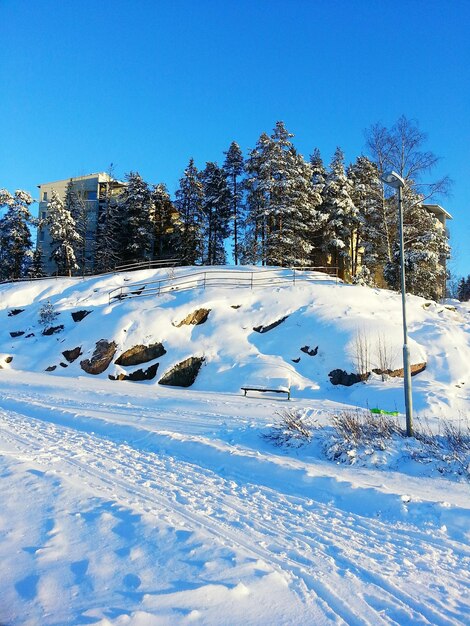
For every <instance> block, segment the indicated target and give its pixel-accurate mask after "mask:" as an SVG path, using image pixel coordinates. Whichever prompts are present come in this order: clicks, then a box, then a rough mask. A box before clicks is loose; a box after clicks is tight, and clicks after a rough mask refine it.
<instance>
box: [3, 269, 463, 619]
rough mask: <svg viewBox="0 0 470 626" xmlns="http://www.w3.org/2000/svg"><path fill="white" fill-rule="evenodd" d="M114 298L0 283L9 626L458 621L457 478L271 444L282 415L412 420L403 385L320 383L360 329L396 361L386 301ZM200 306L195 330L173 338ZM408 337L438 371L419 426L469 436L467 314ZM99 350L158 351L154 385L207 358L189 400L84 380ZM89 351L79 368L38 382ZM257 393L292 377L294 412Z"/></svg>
mask: <svg viewBox="0 0 470 626" xmlns="http://www.w3.org/2000/svg"><path fill="white" fill-rule="evenodd" d="M150 274H151V277H154V275H155V273H147V274H145V276H144V278H145V279H146V280H148V279H149V275H150ZM133 279H134V278H133ZM141 279H142V275H140V276H139V280H141ZM122 280H123V278H122V276H111V277H102V278H100V279H89V280H86V281H76V280H73V279H71V280H62V281H44V282H43V281H41V282H37V283H34V284H21V285H13V286H0V321H1V324H2V325H1V327H0V354H1V356H0V364H1V365H2V367H3V369H2V370H0V477H1V482H0V486H1V490H0V494H1V495H0V505H1V506H0V568H1V572H0V573H1V576H0V624H1V625H2V626H20V625H21V626H39V625H41V626H43V625H44V626H65V625H69V624H72V625H80V624H98V625H100V626H105V625H109V624H112V625H114V626H127V625H132V626H148V625H151V626H153V625H161V624H168V625H173V624H213V625H219V624H220V625H223V624H226V625H235V624H256V625H258V624H276V625H277V624H279V625H281V624H286V625H297V624H299V625H310V624H311V625H322V624H352V625H354V624H358V625H359V624H361V625H362V624H370V625H380V624H400V625H404V624H433V625H434V624H436V625H437V624H439V625H440V624H445V625H455V624H467V623H468V615H469V614H470V545H469V544H470V541H469V540H470V499H469V484H468V481H467V480H466V479H465V478H464V477H459V476H454V475H449V476H442V475H441V474H440V473H439V472H438V471H437V470H436V467H435V466H434V465H433V464H432V463H429V464H426V465H420V464H417V463H413V462H411V461H410V459H409V458H408V457H406V454H405V453H404V449H403V456H400V454H398V455H396V454H395V455H394V456H393V458H391V459H389V460H388V461H387V462H382V463H377V464H376V463H373V462H371V463H368V464H366V465H365V466H359V465H355V466H350V465H345V464H337V463H334V462H331V461H328V460H327V459H326V458H325V456H324V455H323V454H322V450H321V446H319V445H318V443H317V442H316V441H313V442H312V443H311V444H309V445H306V446H304V447H302V448H298V449H293V448H289V449H279V448H275V447H273V446H272V445H271V444H270V443H269V442H268V441H266V440H265V439H264V438H263V437H262V436H261V435H262V434H263V433H266V432H269V429H270V425H272V424H273V423H274V422H276V419H277V414H278V413H279V411H281V410H282V409H285V408H286V407H289V408H291V409H305V410H309V411H310V412H311V413H313V414H314V415H315V416H316V419H317V420H318V421H319V422H320V423H322V424H327V423H328V420H329V415H330V414H331V413H333V412H335V411H337V410H340V409H341V407H344V406H348V405H358V406H367V405H369V406H372V405H379V406H381V407H383V408H394V407H395V406H397V408H398V409H399V410H401V408H402V387H401V385H402V380H401V379H391V380H388V381H385V382H382V381H381V380H380V377H379V376H376V377H374V378H373V380H371V381H370V382H368V383H367V384H362V383H361V384H358V385H354V386H353V387H349V388H343V387H335V386H333V385H332V384H331V383H330V381H329V379H328V372H329V371H330V369H333V368H334V367H340V368H344V369H345V370H347V371H348V372H351V371H354V363H353V356H352V343H353V341H354V335H355V333H356V331H357V328H358V327H360V328H362V329H364V328H365V329H370V330H368V331H367V332H368V333H369V334H370V336H374V333H375V332H378V330H379V329H380V330H381V331H383V329H384V328H385V329H386V332H387V336H388V337H389V338H393V337H396V341H397V342H398V343H399V341H400V335H399V330H400V318H399V299H398V298H397V296H396V295H395V294H391V293H389V292H380V291H378V290H371V289H366V288H360V287H357V288H356V287H349V286H343V285H336V284H334V283H330V282H329V281H324V282H321V281H318V282H316V283H315V284H300V285H296V286H293V285H292V286H282V287H271V288H270V289H259V290H253V291H252V290H250V289H241V288H239V289H233V288H232V289H230V290H228V289H225V290H224V289H223V288H219V287H218V288H211V289H206V290H197V291H191V292H183V293H176V294H171V293H169V294H167V295H164V296H162V297H160V299H156V298H148V299H147V298H142V299H135V300H134V299H133V300H128V301H126V300H124V301H117V302H114V303H111V304H109V302H108V296H107V290H109V289H112V288H113V287H114V286H117V282H118V281H122ZM47 298H49V299H50V300H51V302H53V303H54V305H55V306H56V308H57V310H59V311H60V312H61V313H60V316H59V318H58V323H59V322H60V323H63V324H64V327H65V328H64V330H63V331H62V332H61V333H58V334H56V335H52V336H42V335H40V329H39V330H38V326H37V317H38V310H39V307H40V306H41V304H42V303H43V302H44V301H45V300H46V299H47ZM233 305H236V306H237V307H238V306H239V305H240V308H237V309H235V308H232V306H233ZM423 305H425V306H423ZM202 306H206V308H208V309H209V308H210V309H211V313H210V314H209V318H208V320H207V322H205V324H203V325H200V326H184V327H177V326H175V325H174V324H173V323H174V322H175V321H176V322H177V321H179V320H181V319H183V318H184V317H185V315H187V314H188V313H190V312H191V311H194V310H195V309H196V308H197V307H202ZM15 307H17V308H22V309H24V311H23V312H21V313H19V314H17V315H14V316H8V312H9V311H11V310H12V309H13V308H15ZM85 308H86V309H89V310H91V311H92V312H91V313H90V314H89V315H88V316H87V317H86V318H85V319H84V320H83V321H81V322H79V323H75V322H73V321H71V320H69V319H68V317H69V315H68V314H69V312H70V311H76V310H78V309H85ZM285 315H288V317H287V319H286V320H285V321H284V322H282V323H281V324H280V325H278V326H277V327H275V328H273V329H272V330H270V331H269V332H266V333H259V332H254V331H253V327H254V326H259V325H269V324H271V323H272V322H274V321H277V320H279V319H281V318H282V317H283V316H285ZM211 316H212V317H211ZM237 316H238V317H237ZM397 316H398V320H395V318H396V317H397ZM410 319H411V321H410V334H411V339H412V349H413V352H412V354H414V355H415V358H414V359H412V361H413V362H418V360H422V359H423V358H424V360H425V361H426V362H427V369H426V370H425V371H424V372H422V373H421V374H418V375H417V376H416V377H414V378H413V383H414V394H415V396H414V399H415V405H416V406H417V409H418V411H421V412H422V413H423V414H425V415H427V416H428V418H429V420H430V423H431V426H432V427H433V428H437V427H438V418H440V417H441V416H443V415H445V416H446V417H447V419H450V420H462V419H464V418H465V417H466V416H467V415H468V408H469V395H468V393H469V392H468V390H467V387H468V385H470V382H469V381H468V371H469V369H468V365H469V363H470V357H469V355H470V349H469V318H468V310H466V309H465V308H459V309H458V310H456V311H454V310H452V309H446V308H444V307H443V306H440V305H437V304H434V303H430V304H427V303H426V302H425V301H424V300H422V299H419V298H411V299H410ZM124 329H125V330H126V333H124ZM12 331H13V332H14V331H24V332H25V334H31V333H33V334H34V337H30V338H29V339H26V338H25V337H24V336H20V337H16V338H12V337H11V335H10V332H12ZM101 338H107V339H114V340H116V342H117V344H118V352H120V351H122V350H125V349H127V348H129V347H130V346H132V345H135V344H138V343H149V342H151V341H162V342H163V344H164V345H165V348H166V349H167V353H166V354H165V355H164V356H163V357H161V358H160V359H159V362H160V369H159V372H158V373H159V374H160V373H163V371H166V370H167V369H168V368H170V367H171V366H172V365H173V364H174V363H176V362H178V361H179V360H181V359H184V358H186V357H187V356H189V355H191V354H196V353H197V354H202V355H204V356H205V358H206V361H205V365H204V366H203V368H202V369H201V371H200V373H199V376H198V378H197V380H196V382H195V383H194V385H193V387H191V388H190V389H178V388H174V387H165V386H162V385H158V383H157V380H158V377H157V378H156V379H155V380H151V381H146V382H141V383H134V382H124V381H120V382H117V381H110V380H108V379H107V375H108V373H110V372H115V371H116V369H115V368H116V366H114V365H110V366H109V369H108V370H107V371H106V372H104V373H103V374H100V375H98V376H90V375H87V374H85V373H84V372H83V371H82V370H81V369H80V366H79V361H80V360H81V359H83V358H85V357H86V356H89V355H87V351H89V353H90V354H91V353H92V351H93V348H94V345H95V342H96V341H97V340H99V339H101ZM78 345H80V346H82V349H83V354H84V356H83V357H81V359H79V360H77V362H75V363H73V364H71V365H70V366H68V367H67V368H64V367H59V368H58V369H57V370H55V371H54V372H51V373H46V372H44V369H45V367H46V366H48V365H52V364H54V363H58V362H59V361H60V358H61V357H60V355H61V352H62V351H63V350H64V349H70V348H73V347H76V346H78ZM305 345H308V346H310V348H314V347H316V346H318V352H317V354H316V355H315V356H309V355H308V354H307V353H305V352H302V351H301V350H300V348H301V347H304V346H305ZM9 356H13V360H12V361H9V362H8V363H7V360H9V359H8V357H9ZM299 356H300V357H301V360H300V361H299V362H298V363H294V361H293V360H292V359H296V358H298V357H299ZM317 357H318V358H317ZM398 361H399V357H398ZM398 366H399V363H398ZM286 371H288V374H285V373H283V372H286ZM263 375H265V376H266V377H270V376H272V377H274V376H276V377H279V376H285V377H287V378H288V379H289V381H290V384H291V386H292V390H293V397H292V400H291V401H287V400H286V399H284V398H283V397H274V396H269V395H268V394H266V395H261V394H259V395H256V394H254V393H253V394H251V395H250V394H249V396H248V397H243V395H241V393H240V388H239V387H240V384H243V382H244V381H245V380H246V379H247V377H248V378H250V377H251V379H253V377H255V376H256V377H262V376H263ZM279 395H280V396H281V395H282V394H279Z"/></svg>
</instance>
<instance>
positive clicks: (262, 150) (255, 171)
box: [242, 133, 271, 265]
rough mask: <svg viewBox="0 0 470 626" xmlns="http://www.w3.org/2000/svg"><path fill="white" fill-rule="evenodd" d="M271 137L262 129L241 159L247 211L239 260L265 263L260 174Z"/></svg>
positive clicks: (265, 201) (264, 203) (263, 198)
mask: <svg viewBox="0 0 470 626" xmlns="http://www.w3.org/2000/svg"><path fill="white" fill-rule="evenodd" d="M270 143H271V140H270V138H269V137H268V135H267V134H266V133H262V134H261V136H260V138H259V139H258V142H257V144H256V147H255V148H254V149H253V150H251V152H250V154H249V156H248V159H247V161H246V163H245V172H246V180H245V188H246V191H247V196H246V205H247V215H246V224H245V237H244V242H243V251H242V255H243V257H242V258H243V262H244V263H258V262H260V263H261V264H262V265H265V264H266V256H267V255H266V239H267V233H266V231H267V219H266V216H267V204H268V198H267V196H266V194H265V191H264V187H265V185H264V184H263V181H262V178H263V177H265V176H266V170H265V167H264V161H265V156H266V154H267V152H268V150H269V148H270Z"/></svg>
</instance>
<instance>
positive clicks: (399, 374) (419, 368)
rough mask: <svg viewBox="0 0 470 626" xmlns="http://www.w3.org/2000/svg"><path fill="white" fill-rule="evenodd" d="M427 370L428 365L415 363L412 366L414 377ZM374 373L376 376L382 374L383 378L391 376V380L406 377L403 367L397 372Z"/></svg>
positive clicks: (379, 370)
mask: <svg viewBox="0 0 470 626" xmlns="http://www.w3.org/2000/svg"><path fill="white" fill-rule="evenodd" d="M425 369H426V363H414V364H412V365H410V370H411V375H412V376H416V374H420V373H421V372H424V370H425ZM372 371H373V372H374V374H380V375H381V376H383V375H384V374H386V375H387V376H390V377H391V378H403V376H404V369H403V367H400V368H398V369H396V370H381V369H374V370H372Z"/></svg>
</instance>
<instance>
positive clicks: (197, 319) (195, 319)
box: [173, 309, 211, 328]
mask: <svg viewBox="0 0 470 626" xmlns="http://www.w3.org/2000/svg"><path fill="white" fill-rule="evenodd" d="M210 312H211V310H210V309H196V311H193V312H192V313H190V314H189V315H187V316H186V317H185V318H184V320H182V321H181V322H179V324H173V326H176V327H177V328H180V327H181V326H199V324H204V322H205V321H206V320H207V318H208V317H209V313H210Z"/></svg>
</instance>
